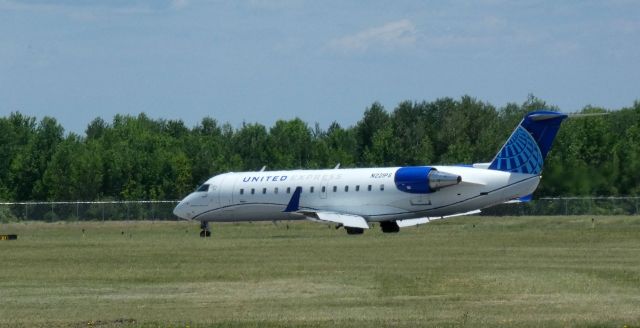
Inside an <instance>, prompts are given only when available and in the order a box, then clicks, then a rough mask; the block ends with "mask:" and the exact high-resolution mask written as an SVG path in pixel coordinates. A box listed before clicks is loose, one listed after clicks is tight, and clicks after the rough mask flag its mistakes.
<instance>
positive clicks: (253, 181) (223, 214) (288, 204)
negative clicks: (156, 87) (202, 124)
mask: <svg viewBox="0 0 640 328" xmlns="http://www.w3.org/2000/svg"><path fill="white" fill-rule="evenodd" d="M565 118H567V115H566V114H563V113H559V112H553V111H544V110H543V111H535V112H531V113H528V114H527V115H525V117H524V118H523V119H522V121H521V122H520V124H519V125H518V126H517V127H516V128H515V130H514V131H513V133H512V134H511V136H510V137H509V139H508V140H507V141H506V143H505V144H504V145H503V146H502V148H501V149H500V150H499V151H498V153H497V154H496V155H495V157H494V159H493V160H492V161H491V162H489V163H476V164H471V165H453V166H445V165H433V166H404V167H373V168H350V169H341V168H340V167H339V166H340V165H339V164H338V165H337V166H336V167H335V168H333V169H325V170H289V171H265V168H264V167H263V168H262V170H260V171H258V172H239V173H233V172H230V173H224V174H220V175H217V176H214V177H212V178H210V179H208V180H207V181H206V182H205V183H204V184H202V185H201V186H200V187H198V188H197V189H196V191H194V192H193V193H191V194H189V195H188V196H187V197H185V198H184V199H183V200H182V201H180V203H179V204H178V205H177V206H176V207H175V209H174V211H173V213H174V214H175V215H176V216H178V217H180V218H183V219H186V220H197V221H200V222H201V224H200V227H201V232H200V236H201V237H210V236H211V230H210V227H209V223H210V222H239V221H281V220H311V221H317V222H326V223H331V224H336V225H337V228H339V227H344V229H345V230H346V232H347V233H348V234H353V235H357V234H362V233H363V232H364V231H365V229H369V228H370V227H369V224H372V223H378V224H379V225H380V227H381V229H382V232H384V233H395V232H398V231H399V230H400V228H401V227H409V226H415V225H418V224H423V223H427V222H429V221H432V220H435V219H442V218H447V217H453V216H459V215H469V214H476V213H479V212H480V209H483V208H486V207H490V206H494V205H498V204H502V203H508V202H514V201H515V202H520V201H528V200H530V199H531V195H532V193H533V191H534V190H535V189H536V188H537V186H538V184H539V183H540V179H541V177H542V176H541V173H542V166H543V162H544V159H545V157H546V155H547V153H548V152H549V150H550V149H551V145H552V143H553V140H554V138H555V137H556V134H557V133H558V130H559V128H560V124H561V123H562V121H563V120H564V119H565Z"/></svg>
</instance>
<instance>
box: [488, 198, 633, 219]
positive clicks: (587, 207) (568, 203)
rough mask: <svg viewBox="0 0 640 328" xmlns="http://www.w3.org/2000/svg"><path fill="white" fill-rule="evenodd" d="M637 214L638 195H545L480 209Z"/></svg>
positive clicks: (496, 212) (514, 213)
mask: <svg viewBox="0 0 640 328" xmlns="http://www.w3.org/2000/svg"><path fill="white" fill-rule="evenodd" d="M638 214H640V197H546V198H539V199H534V200H532V201H530V202H527V203H513V204H502V205H498V206H494V207H490V208H487V209H484V210H482V215H491V216H505V215H510V216H524V215H638Z"/></svg>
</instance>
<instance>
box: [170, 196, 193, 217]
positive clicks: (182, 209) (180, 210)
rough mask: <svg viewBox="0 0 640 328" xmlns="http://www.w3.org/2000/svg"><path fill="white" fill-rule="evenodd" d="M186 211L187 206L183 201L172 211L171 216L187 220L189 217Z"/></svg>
mask: <svg viewBox="0 0 640 328" xmlns="http://www.w3.org/2000/svg"><path fill="white" fill-rule="evenodd" d="M188 209H189V204H188V203H186V202H185V201H184V200H183V201H181V202H180V203H178V205H176V207H175V208H174V209H173V214H174V215H175V216H177V217H179V218H181V219H185V220H189V219H191V218H190V217H189V211H188Z"/></svg>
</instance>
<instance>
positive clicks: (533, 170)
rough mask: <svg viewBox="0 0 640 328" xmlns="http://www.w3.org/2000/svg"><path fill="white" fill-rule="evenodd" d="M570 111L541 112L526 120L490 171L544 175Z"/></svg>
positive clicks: (526, 117) (531, 115)
mask: <svg viewBox="0 0 640 328" xmlns="http://www.w3.org/2000/svg"><path fill="white" fill-rule="evenodd" d="M565 118H567V115H566V114H562V113H558V112H551V111H537V112H531V113H529V114H527V116H525V117H524V119H522V121H521V122H520V124H519V125H518V126H517V127H516V129H515V131H513V133H512V134H511V137H509V140H507V142H506V143H505V144H504V146H502V149H500V151H499V152H498V154H497V155H496V157H495V158H494V159H493V161H492V162H491V164H490V165H489V169H490V170H498V171H506V172H516V173H527V174H540V173H541V172H542V164H543V163H544V159H545V157H546V156H547V153H549V150H551V145H552V143H553V139H554V138H555V137H556V134H557V133H558V129H560V124H561V123H562V120H564V119H565Z"/></svg>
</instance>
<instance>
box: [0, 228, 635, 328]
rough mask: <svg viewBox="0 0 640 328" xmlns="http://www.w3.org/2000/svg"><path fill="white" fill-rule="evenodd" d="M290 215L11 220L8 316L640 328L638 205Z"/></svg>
mask: <svg viewBox="0 0 640 328" xmlns="http://www.w3.org/2000/svg"><path fill="white" fill-rule="evenodd" d="M288 227H289V229H287V225H286V224H285V223H281V224H279V225H278V226H275V225H272V224H270V223H253V224H251V223H242V224H220V225H214V226H213V229H214V236H213V238H210V239H201V238H199V237H198V236H197V233H198V226H197V224H194V223H189V222H155V223H152V222H107V223H101V222H78V223H68V224H65V223H57V224H44V223H20V224H5V225H0V233H18V234H19V240H18V241H3V242H0V326H23V327H32V326H61V327H66V326H72V327H90V326H94V327H139V326H140V327H156V326H173V327H186V326H189V327H244V326H253V327H280V326H305V327H333V326H348V327H362V326H376V327H378V326H395V327H415V326H442V327H463V326H468V327H476V326H491V327H496V326H505V327H507V326H508V327H510V326H562V327H565V326H580V327H583V326H594V327H596V326H598V327H599V326H610V327H623V326H624V325H628V326H632V327H633V326H640V217H606V218H605V217H598V218H596V223H595V225H592V223H591V217H551V218H537V217H527V218H523V217H514V218H506V217H505V218H487V217H482V218H481V217H468V218H456V219H450V220H448V221H442V222H438V223H434V224H430V225H426V226H422V227H418V228H408V229H405V230H403V231H401V232H400V233H399V234H397V235H383V234H382V233H380V232H379V231H378V228H377V227H376V228H375V229H373V230H371V231H367V232H366V233H365V234H364V235H362V236H348V235H346V234H345V233H344V231H343V230H338V231H336V230H334V229H333V228H329V227H327V226H326V225H319V224H316V223H310V222H297V223H289V224H288ZM82 229H85V233H84V236H83V233H82Z"/></svg>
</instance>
